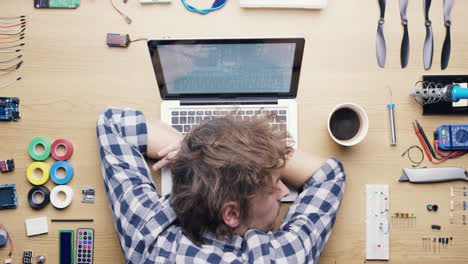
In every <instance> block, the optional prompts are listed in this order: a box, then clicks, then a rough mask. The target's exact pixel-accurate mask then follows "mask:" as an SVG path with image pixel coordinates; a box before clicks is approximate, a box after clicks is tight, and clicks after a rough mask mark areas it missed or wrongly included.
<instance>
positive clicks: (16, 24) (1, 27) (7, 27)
mask: <svg viewBox="0 0 468 264" xmlns="http://www.w3.org/2000/svg"><path fill="white" fill-rule="evenodd" d="M20 25H23V24H21V23H19V24H14V25H11V26H0V28H11V27H16V26H20Z"/></svg>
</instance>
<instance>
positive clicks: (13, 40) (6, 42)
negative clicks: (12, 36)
mask: <svg viewBox="0 0 468 264" xmlns="http://www.w3.org/2000/svg"><path fill="white" fill-rule="evenodd" d="M17 41H20V39H19V38H18V39H16V40H13V41H0V43H13V42H17Z"/></svg>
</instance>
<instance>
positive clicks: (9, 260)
mask: <svg viewBox="0 0 468 264" xmlns="http://www.w3.org/2000/svg"><path fill="white" fill-rule="evenodd" d="M12 261H13V259H12V258H7V259H5V263H11V262H12Z"/></svg>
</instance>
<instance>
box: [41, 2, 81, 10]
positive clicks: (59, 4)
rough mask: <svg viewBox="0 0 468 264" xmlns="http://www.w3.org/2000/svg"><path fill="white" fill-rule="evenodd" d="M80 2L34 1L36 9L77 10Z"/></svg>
mask: <svg viewBox="0 0 468 264" xmlns="http://www.w3.org/2000/svg"><path fill="white" fill-rule="evenodd" d="M79 5H80V0H34V7H35V8H77V7H78V6H79Z"/></svg>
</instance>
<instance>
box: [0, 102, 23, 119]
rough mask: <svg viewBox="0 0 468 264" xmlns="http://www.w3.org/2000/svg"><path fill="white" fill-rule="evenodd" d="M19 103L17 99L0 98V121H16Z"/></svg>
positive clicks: (18, 114) (19, 114)
mask: <svg viewBox="0 0 468 264" xmlns="http://www.w3.org/2000/svg"><path fill="white" fill-rule="evenodd" d="M19 102H20V100H19V98H18V97H0V121H18V119H19V118H20V117H21V113H20V112H19Z"/></svg>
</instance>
